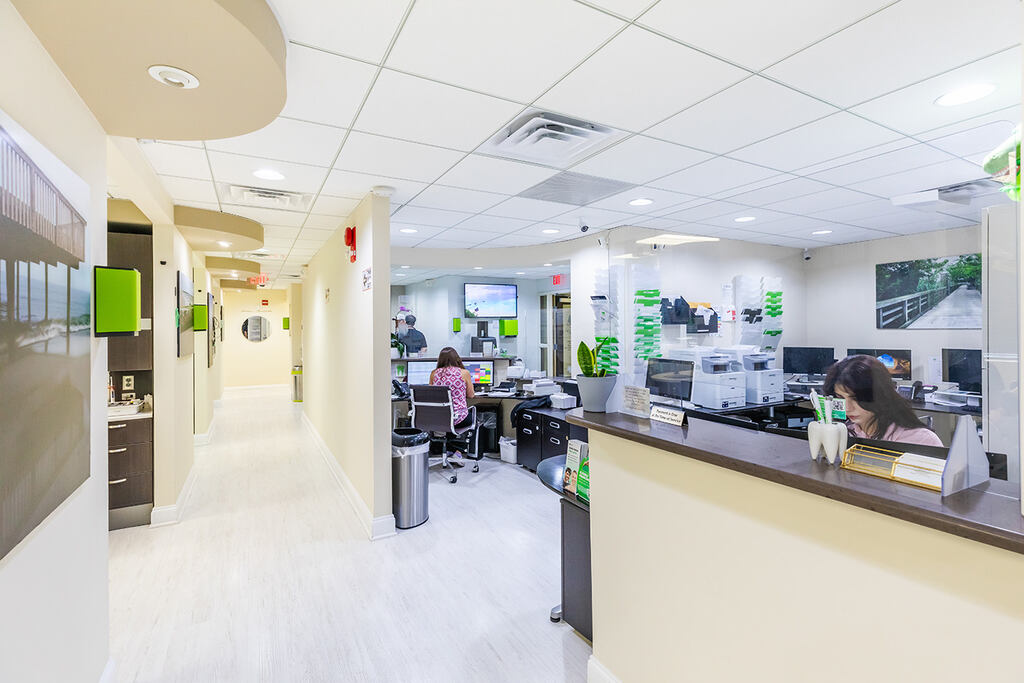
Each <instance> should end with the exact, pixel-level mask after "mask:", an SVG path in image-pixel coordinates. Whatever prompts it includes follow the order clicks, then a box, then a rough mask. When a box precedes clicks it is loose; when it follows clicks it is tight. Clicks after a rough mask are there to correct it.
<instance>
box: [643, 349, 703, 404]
mask: <svg viewBox="0 0 1024 683" xmlns="http://www.w3.org/2000/svg"><path fill="white" fill-rule="evenodd" d="M647 388H648V389H650V390H651V395H652V396H659V397H661V398H666V399H673V400H675V401H689V400H690V395H691V394H692V393H693V361H692V360H676V359H675V358H651V359H650V360H648V361H647Z"/></svg>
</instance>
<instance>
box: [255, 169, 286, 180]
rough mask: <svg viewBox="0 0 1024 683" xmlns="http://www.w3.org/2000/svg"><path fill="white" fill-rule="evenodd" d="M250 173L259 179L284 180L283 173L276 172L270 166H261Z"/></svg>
mask: <svg viewBox="0 0 1024 683" xmlns="http://www.w3.org/2000/svg"><path fill="white" fill-rule="evenodd" d="M252 174H253V175H254V176H256V177H257V178H260V179H261V180H284V174H283V173H278V172H277V171H275V170H274V169H272V168H261V169H259V170H258V171H253V172H252Z"/></svg>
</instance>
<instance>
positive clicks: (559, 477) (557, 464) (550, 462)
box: [537, 455, 590, 512]
mask: <svg viewBox="0 0 1024 683" xmlns="http://www.w3.org/2000/svg"><path fill="white" fill-rule="evenodd" d="M564 476H565V456H564V455H558V456H555V457H554V458H545V459H543V460H541V461H540V464H539V465H537V478H538V479H540V480H541V482H542V483H543V484H544V486H547V487H548V488H549V489H551V490H552V491H554V492H555V493H557V494H558V495H559V496H561V497H562V498H565V499H566V500H567V501H569V502H570V503H572V504H573V505H575V506H576V507H578V508H579V509H581V510H586V511H587V512H590V506H589V505H587V504H586V503H584V502H583V501H581V500H580V499H579V498H577V497H576V496H570V495H569V494H567V493H565V492H564V491H563V490H562V481H563V477H564Z"/></svg>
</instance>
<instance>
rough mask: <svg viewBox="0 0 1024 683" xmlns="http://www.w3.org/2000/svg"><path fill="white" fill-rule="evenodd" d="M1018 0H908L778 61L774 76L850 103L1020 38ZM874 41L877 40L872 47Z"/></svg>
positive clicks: (771, 72)
mask: <svg viewBox="0 0 1024 683" xmlns="http://www.w3.org/2000/svg"><path fill="white" fill-rule="evenodd" d="M1020 12H1021V10H1020V4H1019V3H1018V2H1016V1H1015V0H975V1H974V2H972V3H971V5H970V10H969V11H965V6H964V4H963V2H962V1H961V0H901V1H900V2H897V3H894V4H892V5H890V6H889V7H887V8H885V9H883V10H881V11H880V12H878V13H876V14H874V15H872V16H870V17H868V18H867V19H864V20H863V21H861V22H859V23H857V24H855V25H853V26H851V27H850V28H847V29H845V30H843V31H840V32H839V33H836V34H835V35H832V36H830V37H829V38H826V39H825V40H822V41H821V42H819V43H817V44H815V45H813V46H811V47H809V48H807V49H806V50H804V51H802V52H800V53H798V54H796V55H794V56H792V57H790V58H788V59H786V60H785V61H783V62H781V63H779V64H776V65H775V66H773V67H771V68H770V69H768V70H767V71H766V73H767V75H769V76H771V77H772V78H776V79H778V80H780V81H782V82H783V83H787V84H789V85H792V86H794V87H796V88H799V89H800V90H802V91H804V92H806V93H808V94H811V95H814V96H815V97H820V98H822V99H824V100H825V101H827V102H831V103H832V104H836V105H838V106H841V107H849V106H852V105H855V104H858V103H861V102H864V101H866V100H870V99H872V98H874V97H878V96H880V95H884V94H885V93H888V92H891V91H894V90H898V89H899V88H902V87H905V86H907V85H910V84H911V83H915V82H917V81H920V80H923V79H926V78H930V77H932V76H935V75H937V74H940V73H942V72H944V71H948V70H950V69H954V68H956V67H958V66H961V65H963V64H966V63H968V62H971V61H973V60H976V59H979V58H980V57H984V56H986V55H989V54H992V53H995V52H998V51H1000V50H1005V49H1007V48H1009V47H1013V46H1014V45H1016V44H1018V43H1019V42H1020V24H1021V14H1020ZM868 46H870V47H868Z"/></svg>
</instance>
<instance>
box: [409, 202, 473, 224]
mask: <svg viewBox="0 0 1024 683" xmlns="http://www.w3.org/2000/svg"><path fill="white" fill-rule="evenodd" d="M472 215H473V214H471V213H466V212H463V211H442V210H440V209H427V208H424V207H422V206H410V205H408V204H406V205H405V206H403V207H402V208H400V209H399V210H398V211H395V213H394V214H392V218H393V219H394V220H395V221H397V222H399V223H415V224H416V225H432V226H435V227H440V228H450V227H452V226H453V225H455V224H457V223H461V222H462V221H464V220H466V219H467V218H469V217H470V216H472Z"/></svg>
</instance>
